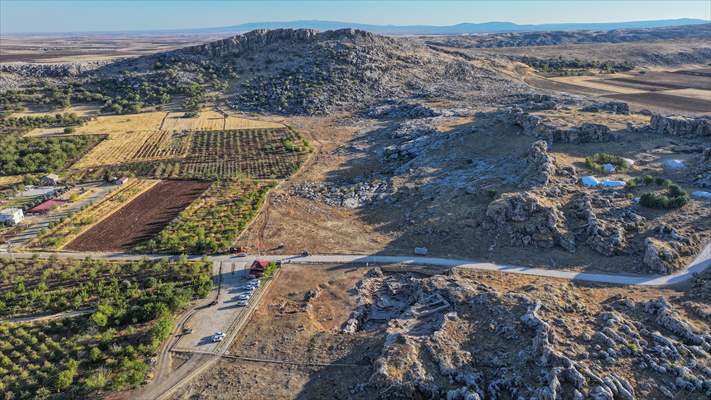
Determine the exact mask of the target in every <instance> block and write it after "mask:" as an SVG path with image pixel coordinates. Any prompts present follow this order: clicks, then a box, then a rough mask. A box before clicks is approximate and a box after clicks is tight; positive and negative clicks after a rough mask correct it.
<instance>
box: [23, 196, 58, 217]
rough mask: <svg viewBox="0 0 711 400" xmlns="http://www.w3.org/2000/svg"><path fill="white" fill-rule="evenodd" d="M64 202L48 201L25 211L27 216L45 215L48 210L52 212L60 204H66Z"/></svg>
mask: <svg viewBox="0 0 711 400" xmlns="http://www.w3.org/2000/svg"><path fill="white" fill-rule="evenodd" d="M66 202H67V201H66V200H60V199H49V200H45V201H43V202H41V203H39V204H37V205H36V206H34V207H32V208H30V209H29V210H27V213H28V214H46V213H48V212H49V211H50V210H52V209H53V208H55V207H59V206H61V205H62V204H64V203H66Z"/></svg>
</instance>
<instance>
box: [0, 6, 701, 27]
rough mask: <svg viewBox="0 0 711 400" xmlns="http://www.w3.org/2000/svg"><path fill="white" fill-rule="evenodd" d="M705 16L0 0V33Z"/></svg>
mask: <svg viewBox="0 0 711 400" xmlns="http://www.w3.org/2000/svg"><path fill="white" fill-rule="evenodd" d="M672 18H701V19H711V0H677V1H665V0H657V1H645V0H625V1H621V0H568V1H565V0H558V1H555V0H549V1H537V0H512V1H505V0H499V1H486V0H481V1H478V0H459V1H426V0H419V1H417V0H415V1H412V0H411V1H405V0H400V1H366V0H361V1H338V0H330V1H327V0H321V1H278V0H261V1H247V0H245V1H239V0H222V1H214V0H202V1H197V0H151V1H139V0H134V1H130V0H84V1H64V0H50V1H47V0H0V32H3V33H18V32H83V31H128V30H153V29H182V28H207V27H220V26H229V25H237V24H242V23H247V22H266V21H293V20H305V19H306V20H314V19H318V20H331V21H343V22H358V23H366V24H393V25H414V24H424V25H452V24H457V23H461V22H474V23H476V22H489V21H510V22H515V23H519V24H524V23H532V24H539V23H556V22H618V21H638V20H652V19H672Z"/></svg>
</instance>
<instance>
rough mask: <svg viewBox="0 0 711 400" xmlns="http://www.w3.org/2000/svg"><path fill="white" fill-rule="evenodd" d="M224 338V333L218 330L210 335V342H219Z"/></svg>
mask: <svg viewBox="0 0 711 400" xmlns="http://www.w3.org/2000/svg"><path fill="white" fill-rule="evenodd" d="M224 339H225V334H224V333H222V332H219V331H218V332H215V334H214V335H212V342H213V343H215V342H221V341H223V340H224Z"/></svg>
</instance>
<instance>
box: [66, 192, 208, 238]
mask: <svg viewBox="0 0 711 400" xmlns="http://www.w3.org/2000/svg"><path fill="white" fill-rule="evenodd" d="M209 186H210V184H209V183H208V182H197V181H163V182H160V183H158V184H157V185H155V186H154V187H153V188H152V189H150V190H149V191H147V192H145V193H143V194H142V195H140V196H138V197H137V198H136V199H135V200H133V201H132V202H130V203H128V204H127V205H125V206H124V207H123V208H121V209H120V210H118V211H116V212H115V213H113V214H112V215H111V216H110V217H108V218H107V219H105V220H104V221H102V222H100V223H99V224H97V225H96V226H94V227H92V228H91V229H89V230H88V231H86V232H85V233H84V234H82V235H81V236H79V237H77V238H76V239H75V240H73V241H72V242H70V243H68V244H67V245H66V246H65V249H69V250H77V251H110V250H125V249H127V248H129V247H131V246H132V245H134V244H136V243H138V242H140V241H142V240H145V239H148V238H150V237H151V236H153V235H154V234H156V233H158V232H160V230H161V229H163V227H164V226H165V225H166V224H168V223H169V222H170V221H171V220H173V218H175V217H176V216H177V215H178V214H179V213H180V212H181V211H183V209H185V207H187V206H188V205H189V204H190V203H191V202H192V201H193V200H195V199H196V198H198V197H199V196H200V195H201V194H202V193H203V192H204V191H205V190H206V189H207V188H208V187H209Z"/></svg>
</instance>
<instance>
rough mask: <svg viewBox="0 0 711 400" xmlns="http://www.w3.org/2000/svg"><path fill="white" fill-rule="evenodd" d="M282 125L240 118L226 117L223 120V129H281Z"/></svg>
mask: <svg viewBox="0 0 711 400" xmlns="http://www.w3.org/2000/svg"><path fill="white" fill-rule="evenodd" d="M283 127H284V124H280V123H278V122H269V121H257V120H254V119H246V118H240V117H233V116H228V117H227V119H226V120H225V129H228V130H229V129H269V128H283Z"/></svg>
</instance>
